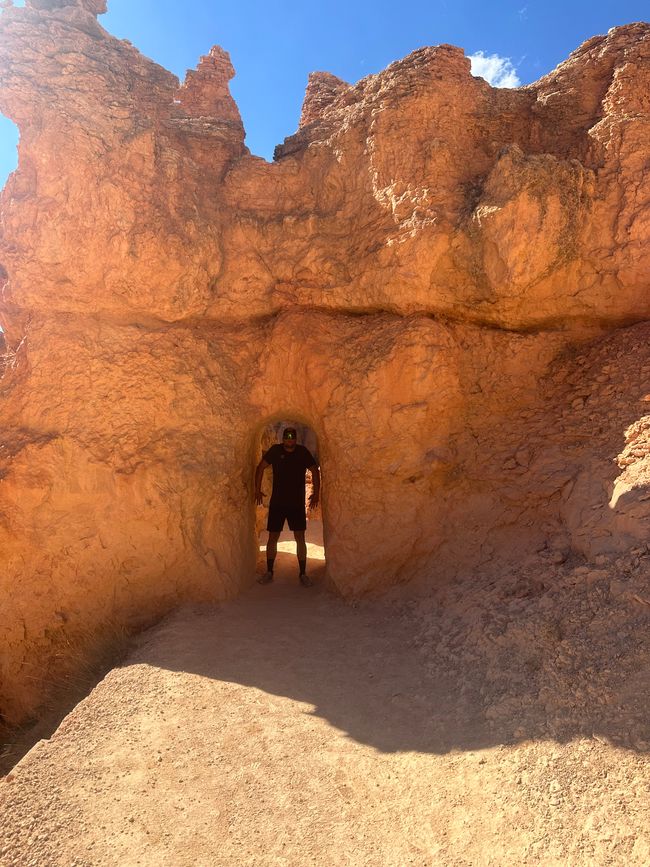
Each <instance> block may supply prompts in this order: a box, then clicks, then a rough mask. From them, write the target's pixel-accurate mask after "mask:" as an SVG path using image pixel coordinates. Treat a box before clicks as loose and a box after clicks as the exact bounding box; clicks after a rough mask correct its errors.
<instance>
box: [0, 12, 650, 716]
mask: <svg viewBox="0 0 650 867" xmlns="http://www.w3.org/2000/svg"><path fill="white" fill-rule="evenodd" d="M102 11H104V4H103V3H95V2H90V0H83V2H82V0H65V2H63V0H62V2H38V3H37V2H35V0H32V2H27V3H26V5H25V7H24V8H18V7H12V8H7V9H4V11H2V13H1V14H0V110H1V111H2V112H3V113H4V114H6V116H7V117H9V118H11V120H12V121H14V122H15V123H16V124H17V125H18V127H19V128H20V131H21V138H20V146H19V147H20V162H19V168H18V170H17V171H16V172H14V173H13V174H12V175H11V177H10V178H9V180H8V182H7V184H6V186H5V188H4V190H3V192H2V199H1V231H0V275H2V284H3V286H2V299H1V302H0V324H1V325H2V327H3V329H4V331H5V339H6V347H5V349H4V351H3V360H2V364H1V365H0V371H2V378H1V379H0V407H1V417H2V426H3V437H2V445H1V446H0V561H1V563H2V570H1V573H0V574H1V577H0V640H1V641H2V646H3V655H2V660H1V663H0V673H1V684H0V713H2V715H3V718H4V719H5V720H7V721H9V722H17V721H20V720H21V719H24V718H25V717H26V716H27V715H29V714H30V713H32V712H33V711H34V709H35V708H37V707H38V706H39V704H41V703H42V701H43V700H44V695H45V694H46V691H47V686H46V684H47V683H48V680H49V678H50V674H51V672H52V671H53V670H54V669H56V667H57V666H61V665H64V664H65V663H66V651H65V648H66V647H67V646H68V645H69V642H70V641H71V640H72V638H73V637H75V636H76V638H78V639H79V640H83V641H87V642H89V643H91V642H92V640H93V636H94V635H95V634H96V633H97V631H98V630H99V629H100V628H101V627H102V624H106V623H108V622H117V623H120V624H125V625H127V626H128V627H129V628H137V627H138V626H141V625H143V624H146V623H150V622H152V621H153V620H155V619H156V618H158V617H160V616H162V615H164V614H165V613H166V612H168V611H170V610H172V609H173V608H174V607H175V606H177V605H179V604H183V603H184V602H190V601H191V602H215V601H219V600H222V599H225V598H229V597H232V596H234V595H236V594H238V593H240V592H241V591H243V590H245V589H246V588H247V587H249V586H250V584H251V583H252V582H253V580H254V575H255V568H256V556H257V551H256V541H255V521H256V519H255V512H254V508H253V504H252V502H253V501H252V473H253V469H254V465H255V462H256V452H257V449H258V448H259V443H260V437H261V435H262V431H263V429H264V428H265V427H266V426H267V425H268V424H270V423H272V422H273V421H275V420H277V419H278V418H280V417H287V418H292V419H295V420H297V421H300V422H302V423H304V424H306V425H309V426H310V427H311V428H312V429H313V430H314V432H315V434H316V436H317V438H318V443H319V451H320V460H321V466H322V470H323V477H324V487H323V516H324V529H325V545H326V561H327V582H328V584H329V586H330V587H331V588H332V590H334V591H335V592H337V593H340V594H341V595H343V596H345V597H352V596H359V595H363V594H368V593H380V592H383V591H385V590H387V589H389V588H392V587H395V586H396V585H408V587H409V592H413V593H415V592H426V588H427V587H429V588H430V587H431V586H433V585H435V584H439V583H440V582H444V581H448V580H451V579H452V578H453V576H454V575H457V574H459V573H460V572H465V573H466V572H467V571H468V570H476V569H493V570H495V572H498V569H499V568H500V566H501V565H503V564H504V563H506V562H512V561H517V560H518V559H521V558H524V557H526V556H527V554H529V553H530V552H531V551H540V550H543V551H548V552H549V553H550V554H551V555H553V556H555V553H557V556H569V553H570V552H574V553H576V555H578V554H579V556H582V557H590V556H596V555H597V554H599V553H602V552H603V551H613V552H615V551H616V550H618V549H619V548H621V547H624V546H626V545H629V543H630V540H631V539H635V538H637V539H638V538H639V537H641V536H643V535H644V534H646V535H647V529H648V520H647V518H648V516H647V513H646V512H645V511H644V510H643V509H644V507H643V502H645V501H642V500H641V499H640V498H641V493H642V491H643V490H644V488H643V484H642V483H641V482H640V481H639V479H641V478H642V475H639V473H640V472H641V471H640V470H639V467H640V466H644V467H645V463H644V461H645V458H644V457H643V455H642V454H641V453H639V454H638V455H636V453H635V455H634V456H633V457H634V460H631V461H630V462H627V463H624V464H620V465H617V464H616V461H617V459H618V457H619V456H620V455H622V454H623V453H624V452H625V449H626V448H628V447H629V445H630V439H629V437H631V436H634V437H636V438H637V439H638V436H640V434H639V430H645V427H643V425H644V424H645V422H644V421H643V419H644V418H645V415H644V412H645V410H646V408H647V404H643V403H641V402H640V401H641V398H642V396H643V395H644V394H647V393H648V392H649V391H650V386H648V387H646V385H645V380H644V378H643V377H644V376H647V371H646V368H645V367H644V366H643V364H640V365H639V366H637V367H635V369H634V371H630V370H627V369H625V368H624V366H623V365H622V362H620V358H621V357H622V355H619V354H617V353H618V350H617V349H616V347H617V346H618V345H619V343H620V342H621V341H624V340H628V341H629V342H630V344H631V345H634V346H636V350H635V351H636V352H637V354H638V355H639V357H641V356H643V353H644V352H645V351H646V350H645V348H644V347H645V346H646V342H644V337H643V335H644V334H645V332H644V331H643V329H644V328H645V327H646V326H645V325H644V324H643V323H644V322H645V321H646V320H648V319H649V318H650V294H649V293H648V274H649V273H650V258H649V257H650V245H648V244H647V240H648V224H647V209H648V207H649V206H650V187H649V186H648V184H647V183H646V182H645V181H644V182H643V183H641V182H639V167H640V166H641V165H642V164H644V160H647V157H648V141H650V136H648V131H649V130H650V119H649V118H648V112H647V104H646V103H645V102H644V96H643V95H644V94H645V93H646V92H647V91H648V88H649V87H650V81H649V80H648V74H649V73H648V68H647V63H645V64H644V62H643V58H645V57H646V56H647V50H648V48H647V47H648V44H649V39H650V28H649V27H648V25H643V24H637V25H629V26H626V27H623V28H617V29H615V30H613V31H611V32H610V33H609V34H608V35H607V36H603V37H597V38H595V39H594V40H590V41H589V42H588V43H586V44H585V45H584V46H582V47H580V48H578V49H577V50H576V51H575V52H574V54H573V55H571V57H570V58H569V60H568V61H567V62H566V63H565V64H563V65H562V66H561V67H559V68H558V70H556V71H555V72H553V73H551V74H550V75H549V76H546V77H545V78H543V79H541V80H540V81H539V82H536V83H535V84H532V85H529V86H527V87H524V88H520V89H518V90H502V91H497V90H494V89H492V88H491V87H490V86H489V85H488V84H487V83H486V82H485V81H483V80H482V79H478V78H474V77H472V75H471V73H470V64H469V60H468V59H467V58H466V57H465V56H464V54H463V52H462V50H461V49H457V48H453V47H452V46H437V47H433V48H426V49H421V50H419V51H416V52H414V53H413V54H412V55H409V57H407V58H405V59H403V60H401V61H398V62H396V63H394V64H391V66H390V67H388V69H386V70H385V71H384V72H381V73H379V74H377V75H374V76H369V77H368V78H366V79H363V80H362V81H361V82H359V83H358V84H356V85H349V84H347V83H345V82H342V81H339V80H338V79H334V78H333V77H332V76H326V75H321V74H315V75H314V76H312V77H311V78H310V83H309V87H308V91H307V94H306V97H305V104H304V107H303V115H302V119H301V124H300V128H299V130H298V131H297V133H295V135H292V136H290V137H289V138H288V139H286V141H285V142H284V144H283V145H281V146H279V147H278V149H277V151H276V159H275V161H274V162H273V163H272V164H271V163H267V162H265V161H264V160H262V159H260V158H258V157H255V156H252V155H251V154H250V153H248V150H247V148H246V147H245V145H244V131H243V127H242V124H241V120H240V118H239V112H238V110H237V107H236V105H235V103H234V101H233V100H232V98H231V96H230V93H229V88H228V81H229V80H230V78H231V77H232V75H233V74H234V70H233V69H232V66H231V64H230V60H229V58H228V55H227V53H226V52H225V51H223V50H222V49H220V48H214V49H213V50H212V51H211V52H210V54H209V55H208V56H207V57H205V58H202V60H201V62H200V64H199V66H198V68H197V69H196V70H195V71H193V72H191V73H188V76H187V78H186V80H185V82H183V83H180V82H179V81H178V80H177V79H176V77H175V76H173V75H172V74H171V73H169V72H167V71H166V70H164V69H162V68H161V67H159V66H157V65H156V64H155V63H153V62H152V61H150V60H148V59H147V58H145V57H143V56H142V55H141V54H140V53H139V52H138V51H137V50H136V49H135V48H134V47H133V46H131V45H129V44H128V43H126V42H123V41H120V40H117V39H115V38H114V37H113V36H111V35H110V34H109V33H107V32H106V31H105V30H104V29H103V28H102V27H101V25H100V24H99V22H98V20H97V14H98V13H101V12H102ZM35 58H36V60H35ZM635 58H636V61H638V62H636V61H635ZM43 82H46V83H47V88H44V87H43ZM107 105H110V106H111V111H110V112H109V111H107V110H106V106H107ZM623 130H624V133H623ZM646 174H647V173H646ZM643 177H644V178H645V177H646V175H643ZM632 189H634V195H631V194H630V192H629V191H630V190H632ZM621 226H625V231H624V232H623V234H621V231H622V230H621V228H620V227H621ZM619 362H620V363H619ZM649 370H650V368H649ZM587 372H588V373H589V376H590V377H591V378H589V376H587ZM601 377H605V378H604V379H602V378H601ZM586 380H587V384H586ZM599 383H600V384H601V385H602V389H603V390H602V394H601V391H599V389H600V388H601V385H599ZM605 387H607V388H609V389H611V390H610V391H607V392H605V391H604V389H605ZM619 398H620V399H619ZM590 401H591V403H590ZM599 401H601V403H599ZM595 408H596V409H595ZM595 415H598V423H597V424H594V419H593V418H592V416H595ZM635 426H636V427H635ZM628 431H635V433H633V434H629V435H628ZM625 460H626V461H627V458H626V459H625ZM635 466H636V469H635ZM615 484H616V485H618V488H617V498H616V501H615V505H614V506H610V505H609V504H610V503H611V502H612V490H613V488H614V485H615ZM634 491H636V492H638V494H634V493H633V492H634ZM631 508H633V509H634V510H636V511H635V512H634V520H627V519H626V514H627V512H625V510H629V509H631ZM585 527H587V528H588V531H585Z"/></svg>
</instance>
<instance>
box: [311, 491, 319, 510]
mask: <svg viewBox="0 0 650 867" xmlns="http://www.w3.org/2000/svg"><path fill="white" fill-rule="evenodd" d="M317 508H318V494H312V495H311V496H310V497H309V509H310V511H311V510H312V509H317Z"/></svg>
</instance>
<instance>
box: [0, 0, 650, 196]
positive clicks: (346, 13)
mask: <svg viewBox="0 0 650 867" xmlns="http://www.w3.org/2000/svg"><path fill="white" fill-rule="evenodd" d="M16 5H22V2H17V3H16ZM649 11H650V2H649V0H617V2H615V0H590V2H588V0H501V2H494V0H492V2H490V0H429V2H425V0H400V2H395V0H356V2H355V0H327V2H324V0H312V2H305V0H300V2H299V0H284V2H281V3H278V2H269V0H266V2H261V0H242V2H239V3H233V2H232V0H227V2H226V0H185V2H184V3H183V4H180V3H179V2H178V0H109V12H108V14H106V15H104V16H102V17H101V18H100V21H101V23H102V24H103V26H104V27H105V28H106V29H107V30H108V31H109V32H111V33H113V34H114V35H115V36H118V37H120V38H126V39H130V40H131V42H133V44H134V45H135V46H137V47H138V48H139V49H140V50H141V51H142V52H143V53H144V54H146V55H147V56H149V57H151V58H153V59H154V60H155V61H157V62H158V63H160V64H162V65H163V66H165V67H166V68H167V69H170V70H172V71H173V72H175V73H176V74H177V75H178V76H179V77H183V76H184V74H185V71H186V69H188V68H193V67H194V66H196V63H197V61H198V58H199V57H200V56H201V55H202V54H206V53H207V52H208V51H209V49H210V47H211V46H212V45H214V44H219V45H222V46H223V47H224V48H225V49H226V50H228V51H229V52H230V55H231V57H232V60H233V63H234V66H235V70H236V73H237V75H236V77H235V79H234V80H233V82H232V83H231V89H232V93H233V96H234V97H235V99H236V100H237V103H238V105H239V109H240V111H241V113H242V117H243V120H244V125H245V127H246V131H247V144H248V146H249V148H250V149H251V151H252V152H253V153H255V154H258V155H260V156H264V157H266V158H267V159H270V158H271V156H272V153H273V147H274V145H276V144H278V143H279V142H281V141H282V140H283V139H284V137H285V136H287V135H290V134H291V133H292V132H294V131H295V129H296V125H297V121H298V117H299V114H300V106H301V103H302V98H303V95H304V90H305V84H306V81H307V75H308V74H309V72H310V71H312V70H327V71H329V72H333V73H334V74H336V75H338V76H340V77H341V78H343V79H345V80H347V81H350V82H355V81H358V80H359V79H360V78H363V76H365V75H368V74H369V73H373V72H378V71H379V70H381V69H383V68H384V67H385V66H387V65H388V64H389V63H390V62H392V61H393V60H397V59H399V58H400V57H404V56H405V55H406V54H408V53H409V52H410V51H413V50H414V49H416V48H419V47H421V46H423V45H436V44H438V43H441V42H450V43H452V44H454V45H459V46H461V47H462V48H464V49H465V52H466V53H467V54H468V55H477V56H478V57H477V64H476V66H475V69H474V72H475V74H484V76H485V77H494V76H495V75H497V74H499V73H500V74H501V76H502V78H501V81H502V83H503V84H505V85H512V84H516V83H517V82H520V83H521V84H528V83H529V82H531V81H535V80H536V79H537V78H539V77H540V76H541V75H543V74H544V73H546V72H548V71H549V70H551V69H553V68H554V67H555V66H556V65H557V64H558V63H559V62H560V61H562V60H564V59H565V58H566V57H567V56H568V54H569V53H570V52H571V51H572V50H573V49H574V48H576V47H577V46H578V45H579V44H580V43H581V42H584V40H585V39H588V38H589V37H591V36H594V35H596V34H598V33H605V32H606V31H607V30H608V29H609V28H610V27H614V26H616V25H618V24H626V23H629V22H631V21H641V20H647V19H648V17H650V16H649V14H648V13H649ZM481 54H482V56H483V61H481V57H480V55H481ZM486 58H487V59H488V61H489V62H485V59H486ZM493 83H494V81H493ZM16 140H17V133H16V130H15V127H13V124H11V123H9V122H8V121H6V120H5V119H3V118H0V184H3V183H4V180H5V178H6V175H7V173H8V172H9V171H10V170H11V169H12V168H13V167H14V166H15V162H16V155H15V154H16Z"/></svg>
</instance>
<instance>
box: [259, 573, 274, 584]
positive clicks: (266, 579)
mask: <svg viewBox="0 0 650 867" xmlns="http://www.w3.org/2000/svg"><path fill="white" fill-rule="evenodd" d="M271 581H273V572H265V573H264V575H260V577H259V578H258V579H257V583H258V584H270V583H271Z"/></svg>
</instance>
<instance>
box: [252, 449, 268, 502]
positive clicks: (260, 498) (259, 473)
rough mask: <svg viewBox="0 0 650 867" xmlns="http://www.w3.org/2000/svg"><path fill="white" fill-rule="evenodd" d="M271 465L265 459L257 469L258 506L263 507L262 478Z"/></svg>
mask: <svg viewBox="0 0 650 867" xmlns="http://www.w3.org/2000/svg"><path fill="white" fill-rule="evenodd" d="M270 466H271V464H268V463H267V462H266V461H265V460H264V458H262V460H261V461H260V462H259V464H258V465H257V467H256V468H255V502H256V503H257V505H258V506H261V505H262V501H263V496H262V476H263V475H264V470H265V469H266V468H267V467H270Z"/></svg>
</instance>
